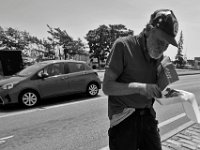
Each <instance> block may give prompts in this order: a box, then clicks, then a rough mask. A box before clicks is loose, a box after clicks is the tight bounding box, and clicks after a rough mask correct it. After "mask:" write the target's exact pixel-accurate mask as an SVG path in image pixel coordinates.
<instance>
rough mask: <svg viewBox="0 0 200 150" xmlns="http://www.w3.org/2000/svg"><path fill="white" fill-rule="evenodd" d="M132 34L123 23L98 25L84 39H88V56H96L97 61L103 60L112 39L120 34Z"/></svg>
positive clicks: (111, 43)
mask: <svg viewBox="0 0 200 150" xmlns="http://www.w3.org/2000/svg"><path fill="white" fill-rule="evenodd" d="M127 35H133V31H132V30H130V29H127V28H126V27H125V26H124V25H122V24H118V25H109V26H106V25H100V26H99V27H98V28H97V29H94V30H90V31H89V32H88V33H87V34H86V37H85V39H86V40H87V41H88V45H89V49H90V50H89V53H90V58H91V59H92V58H97V60H98V63H99V64H100V61H105V59H106V58H107V56H108V54H109V53H110V49H111V47H112V45H113V43H114V41H115V40H116V39H117V38H118V37H120V36H127Z"/></svg>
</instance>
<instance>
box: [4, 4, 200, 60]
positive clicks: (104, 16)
mask: <svg viewBox="0 0 200 150" xmlns="http://www.w3.org/2000/svg"><path fill="white" fill-rule="evenodd" d="M163 8H167V9H171V10H173V12H174V14H175V15H176V17H177V19H178V22H179V32H178V34H177V37H176V39H177V41H178V40H179V38H180V31H182V32H183V40H184V41H183V54H184V55H186V56H187V58H188V59H193V58H194V57H200V50H199V48H198V46H199V42H200V41H199V40H200V37H199V35H200V1H199V0H0V26H1V27H3V28H8V27H12V28H15V29H18V30H20V31H27V32H29V33H30V34H31V35H32V36H37V37H38V38H40V39H43V38H45V39H46V38H47V36H50V34H49V33H48V32H47V31H48V27H47V24H48V25H50V26H51V27H53V28H57V27H59V28H60V29H61V30H66V31H67V33H68V34H69V35H70V36H71V37H72V38H73V39H75V40H76V39H78V38H81V39H82V40H83V42H85V43H86V42H87V41H86V40H85V38H84V37H85V36H86V34H87V33H88V31H89V30H94V29H96V28H98V27H99V26H100V25H103V24H105V25H109V24H123V25H125V26H126V27H127V28H128V29H131V30H133V31H134V34H136V35H137V34H139V33H140V32H141V31H142V30H143V28H144V27H145V25H146V24H147V23H148V21H149V19H150V15H151V14H152V13H153V12H154V11H155V10H157V9H163ZM176 54H177V48H176V47H173V46H169V48H168V50H167V51H166V52H165V55H168V56H170V58H171V59H174V58H175V55H176Z"/></svg>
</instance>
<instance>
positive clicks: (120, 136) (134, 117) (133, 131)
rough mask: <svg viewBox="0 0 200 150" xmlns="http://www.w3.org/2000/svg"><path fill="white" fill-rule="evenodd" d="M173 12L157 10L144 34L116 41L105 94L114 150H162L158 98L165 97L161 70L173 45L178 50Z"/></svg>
mask: <svg viewBox="0 0 200 150" xmlns="http://www.w3.org/2000/svg"><path fill="white" fill-rule="evenodd" d="M177 32H178V21H177V19H176V17H175V15H174V13H173V11H172V10H169V9H161V10H156V11H155V12H154V13H153V14H152V15H151V18H150V21H149V23H148V24H147V25H146V27H145V28H144V30H143V31H142V32H141V33H140V34H139V35H136V36H128V37H122V38H119V39H117V40H116V41H115V43H114V45H113V47H112V49H111V53H110V55H109V57H108V60H107V65H106V71H105V75H104V81H103V92H104V93H105V94H106V95H108V116H109V119H110V128H109V131H108V134H109V147H110V150H138V149H139V150H161V149H162V148H161V141H160V135H159V130H158V126H157V125H158V121H157V120H156V113H155V111H154V109H153V103H154V98H156V97H157V98H158V97H161V90H160V88H159V87H158V86H157V84H156V83H157V67H158V65H159V64H160V62H161V60H162V59H163V53H164V52H165V51H166V50H167V48H168V46H169V44H172V45H174V46H176V47H177V42H176V40H175V37H176V35H177Z"/></svg>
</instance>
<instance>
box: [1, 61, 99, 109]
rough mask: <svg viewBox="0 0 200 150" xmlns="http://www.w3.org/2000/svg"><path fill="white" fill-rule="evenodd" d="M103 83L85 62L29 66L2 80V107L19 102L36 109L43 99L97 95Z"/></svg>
mask: <svg viewBox="0 0 200 150" xmlns="http://www.w3.org/2000/svg"><path fill="white" fill-rule="evenodd" d="M99 89H101V81H100V78H99V76H98V74H97V72H96V71H94V70H93V69H92V68H90V67H89V66H88V65H87V64H86V62H83V61H75V60H48V61H43V62H39V63H35V64H34V65H31V66H28V67H26V68H24V69H23V70H21V71H20V72H18V73H16V74H14V75H12V76H5V77H3V78H2V79H1V80H0V104H2V105H5V104H11V103H20V104H22V105H23V106H26V107H33V106H36V105H37V104H38V103H39V102H40V101H41V100H42V99H44V98H50V97H56V96H62V95H69V94H75V93H87V94H88V95H89V96H92V97H94V96H97V95H98V93H99Z"/></svg>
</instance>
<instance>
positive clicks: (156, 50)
mask: <svg viewBox="0 0 200 150" xmlns="http://www.w3.org/2000/svg"><path fill="white" fill-rule="evenodd" d="M157 32H158V31H157V29H152V30H151V31H150V32H149V36H148V37H147V50H148V53H149V55H150V57H151V58H153V59H159V58H160V57H161V56H162V55H163V53H164V51H166V50H167V48H168V46H169V43H168V42H167V41H166V40H164V39H163V38H162V37H160V36H158V33H157Z"/></svg>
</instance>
